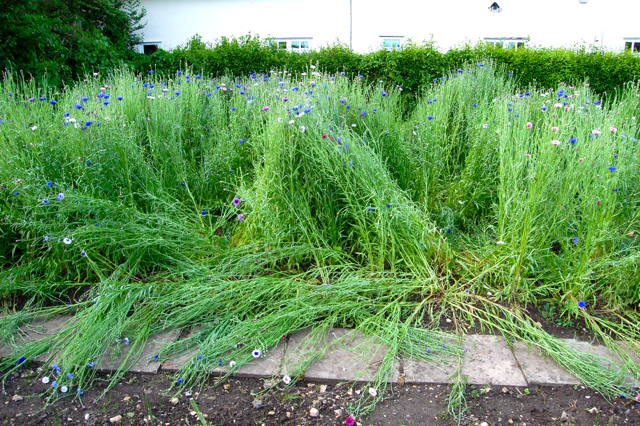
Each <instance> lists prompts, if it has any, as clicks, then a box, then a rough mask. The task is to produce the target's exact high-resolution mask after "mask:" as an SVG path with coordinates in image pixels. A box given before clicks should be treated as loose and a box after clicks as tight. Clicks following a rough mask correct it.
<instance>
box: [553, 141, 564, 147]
mask: <svg viewBox="0 0 640 426" xmlns="http://www.w3.org/2000/svg"><path fill="white" fill-rule="evenodd" d="M551 143H552V144H554V145H555V146H558V145H560V144H561V143H562V142H560V141H558V140H553V141H551Z"/></svg>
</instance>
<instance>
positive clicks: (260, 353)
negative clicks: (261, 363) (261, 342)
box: [251, 349, 262, 358]
mask: <svg viewBox="0 0 640 426" xmlns="http://www.w3.org/2000/svg"><path fill="white" fill-rule="evenodd" d="M251 355H253V357H254V358H260V355H262V352H260V349H254V351H253V352H251Z"/></svg>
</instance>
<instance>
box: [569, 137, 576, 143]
mask: <svg viewBox="0 0 640 426" xmlns="http://www.w3.org/2000/svg"><path fill="white" fill-rule="evenodd" d="M576 142H578V139H576V138H571V139H569V143H572V144H575V143H576Z"/></svg>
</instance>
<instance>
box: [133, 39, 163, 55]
mask: <svg viewBox="0 0 640 426" xmlns="http://www.w3.org/2000/svg"><path fill="white" fill-rule="evenodd" d="M138 46H139V48H140V53H144V47H145V46H158V49H162V41H145V42H142V43H140V44H139V45H138Z"/></svg>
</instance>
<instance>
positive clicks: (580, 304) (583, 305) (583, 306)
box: [578, 300, 587, 308]
mask: <svg viewBox="0 0 640 426" xmlns="http://www.w3.org/2000/svg"><path fill="white" fill-rule="evenodd" d="M578 306H579V307H580V308H585V307H586V306H587V302H585V301H584V300H581V301H579V302H578Z"/></svg>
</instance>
